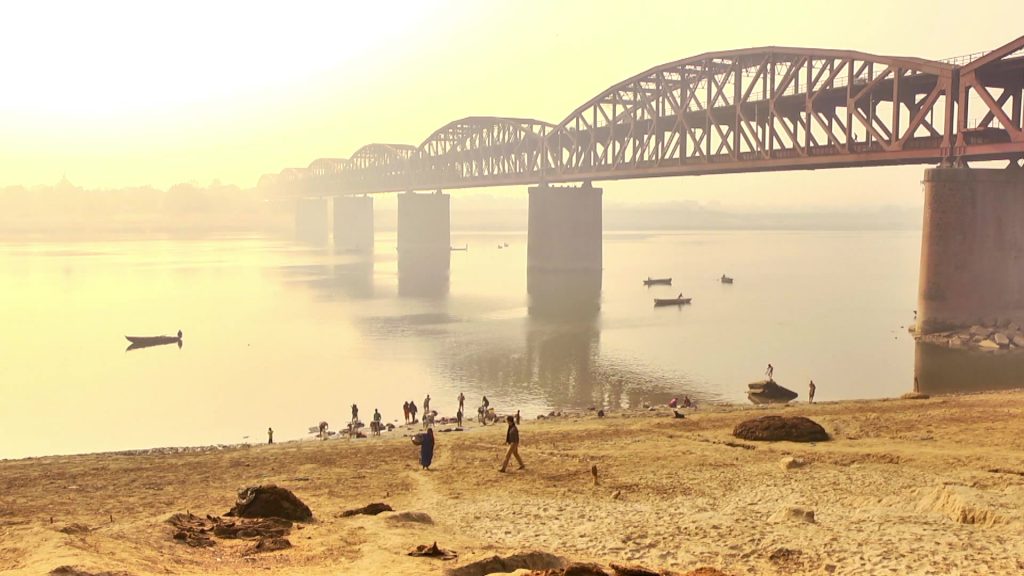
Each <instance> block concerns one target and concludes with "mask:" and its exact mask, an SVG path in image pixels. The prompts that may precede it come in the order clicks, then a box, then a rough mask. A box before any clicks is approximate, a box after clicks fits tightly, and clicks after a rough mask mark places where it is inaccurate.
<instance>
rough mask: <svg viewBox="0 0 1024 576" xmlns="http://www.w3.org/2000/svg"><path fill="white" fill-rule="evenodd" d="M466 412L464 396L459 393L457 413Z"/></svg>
mask: <svg viewBox="0 0 1024 576" xmlns="http://www.w3.org/2000/svg"><path fill="white" fill-rule="evenodd" d="M465 411H466V395H465V394H463V393H462V392H459V412H465Z"/></svg>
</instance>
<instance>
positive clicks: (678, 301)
mask: <svg viewBox="0 0 1024 576" xmlns="http://www.w3.org/2000/svg"><path fill="white" fill-rule="evenodd" d="M691 300H693V298H683V297H682V296H680V297H678V298H655V299H654V305H655V306H682V305H683V304H689V303H690V301H691Z"/></svg>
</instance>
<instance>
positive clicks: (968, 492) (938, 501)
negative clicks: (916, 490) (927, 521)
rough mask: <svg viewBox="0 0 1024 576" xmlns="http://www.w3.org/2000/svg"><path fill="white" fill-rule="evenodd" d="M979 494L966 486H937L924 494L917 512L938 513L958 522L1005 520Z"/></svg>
mask: <svg viewBox="0 0 1024 576" xmlns="http://www.w3.org/2000/svg"><path fill="white" fill-rule="evenodd" d="M980 499H981V494H980V493H979V492H978V491H977V490H972V489H970V488H967V487H966V486H939V487H937V488H935V490H932V491H931V492H929V493H928V494H926V495H925V497H924V498H922V499H921V501H920V502H919V503H918V505H917V511H918V512H925V513H930V512H931V513H938V514H942V515H944V516H946V517H947V518H949V519H950V520H952V521H954V522H959V523H960V524H981V525H983V526H991V525H993V524H999V523H1002V522H1005V521H1006V518H1005V517H1003V516H1002V515H1000V514H997V513H996V512H994V511H993V510H992V509H991V508H989V507H988V506H986V505H985V504H982V503H979V500H980Z"/></svg>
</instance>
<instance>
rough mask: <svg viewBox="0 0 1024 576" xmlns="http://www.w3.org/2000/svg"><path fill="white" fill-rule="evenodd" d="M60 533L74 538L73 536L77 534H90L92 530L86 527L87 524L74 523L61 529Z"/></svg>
mask: <svg viewBox="0 0 1024 576" xmlns="http://www.w3.org/2000/svg"><path fill="white" fill-rule="evenodd" d="M60 532H63V533H65V534H67V535H69V536H72V535H76V534H88V533H89V532H92V528H90V527H88V526H86V525H85V524H79V523H77V522H73V523H71V524H68V525H67V526H65V527H63V528H61V529H60Z"/></svg>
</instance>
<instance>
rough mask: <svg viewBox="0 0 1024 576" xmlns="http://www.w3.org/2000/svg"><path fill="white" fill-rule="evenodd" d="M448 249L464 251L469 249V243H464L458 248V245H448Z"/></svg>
mask: <svg viewBox="0 0 1024 576" xmlns="http://www.w3.org/2000/svg"><path fill="white" fill-rule="evenodd" d="M449 250H451V251H452V252H465V251H467V250H469V244H466V245H465V246H463V247H462V248H459V247H458V246H451V247H449Z"/></svg>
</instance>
